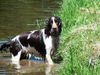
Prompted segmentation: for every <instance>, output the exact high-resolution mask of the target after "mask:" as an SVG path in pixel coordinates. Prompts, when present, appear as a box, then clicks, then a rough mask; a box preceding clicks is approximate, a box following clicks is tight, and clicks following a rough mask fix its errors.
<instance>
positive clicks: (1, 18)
mask: <svg viewBox="0 0 100 75" xmlns="http://www.w3.org/2000/svg"><path fill="white" fill-rule="evenodd" d="M59 2H61V0H0V41H1V40H9V39H11V38H13V37H14V36H15V35H17V34H19V33H23V32H27V31H29V30H34V29H40V28H43V27H44V25H45V24H46V22H47V19H48V17H50V16H52V15H53V14H52V13H53V12H54V11H57V9H58V8H59V4H58V3H59ZM45 21H46V22H45ZM39 22H41V24H40V23H39ZM10 58H11V56H10V53H0V75H54V74H55V73H54V72H53V70H54V68H55V65H54V66H50V65H47V64H45V63H43V62H42V63H41V62H36V61H33V60H23V61H21V62H20V63H19V64H18V63H17V64H16V65H15V64H13V63H12V62H11V59H10Z"/></svg>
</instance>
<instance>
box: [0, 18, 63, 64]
mask: <svg viewBox="0 0 100 75" xmlns="http://www.w3.org/2000/svg"><path fill="white" fill-rule="evenodd" d="M61 28H62V26H61V19H60V18H59V17H50V18H49V20H48V23H47V25H46V26H45V28H44V29H41V30H33V31H29V32H26V33H24V34H20V35H17V36H16V37H15V38H13V39H12V40H11V41H10V42H8V43H5V44H3V45H2V46H1V48H0V50H3V49H4V48H9V50H10V52H11V53H12V61H19V60H21V59H28V58H30V57H31V55H32V54H34V52H35V51H37V52H38V53H39V54H40V55H41V56H42V57H43V58H46V60H47V62H48V63H49V64H53V61H52V59H51V55H52V54H53V53H54V51H55V50H56V49H57V47H58V44H59V35H60V33H61Z"/></svg>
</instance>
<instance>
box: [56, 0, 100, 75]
mask: <svg viewBox="0 0 100 75" xmlns="http://www.w3.org/2000/svg"><path fill="white" fill-rule="evenodd" d="M55 15H56V16H60V17H61V19H62V22H63V30H62V34H61V43H60V48H59V53H61V55H62V57H63V62H62V64H60V66H61V67H62V68H60V69H58V70H57V73H58V74H59V75H100V47H99V46H100V1H99V0H63V2H62V3H61V9H60V10H59V12H57V13H55Z"/></svg>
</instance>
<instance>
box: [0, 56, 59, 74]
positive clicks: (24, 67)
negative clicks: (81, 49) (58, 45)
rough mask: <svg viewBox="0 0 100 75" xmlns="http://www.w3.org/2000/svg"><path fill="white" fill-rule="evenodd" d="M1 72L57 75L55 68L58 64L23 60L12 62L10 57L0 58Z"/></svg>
mask: <svg viewBox="0 0 100 75" xmlns="http://www.w3.org/2000/svg"><path fill="white" fill-rule="evenodd" d="M0 61H2V62H0V74H4V75H8V74H10V75H23V74H24V75H27V74H28V75H55V73H54V70H55V69H57V68H58V65H48V64H46V63H44V62H36V61H33V60H22V61H20V62H19V63H17V62H12V61H11V59H10V57H6V58H4V57H3V58H1V59H0Z"/></svg>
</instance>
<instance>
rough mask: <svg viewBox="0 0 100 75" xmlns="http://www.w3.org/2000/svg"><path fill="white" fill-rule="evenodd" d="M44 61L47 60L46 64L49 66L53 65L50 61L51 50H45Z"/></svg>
mask: <svg viewBox="0 0 100 75" xmlns="http://www.w3.org/2000/svg"><path fill="white" fill-rule="evenodd" d="M46 59H47V62H48V64H50V65H53V64H54V63H53V61H52V59H51V50H50V49H47V50H46Z"/></svg>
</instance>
